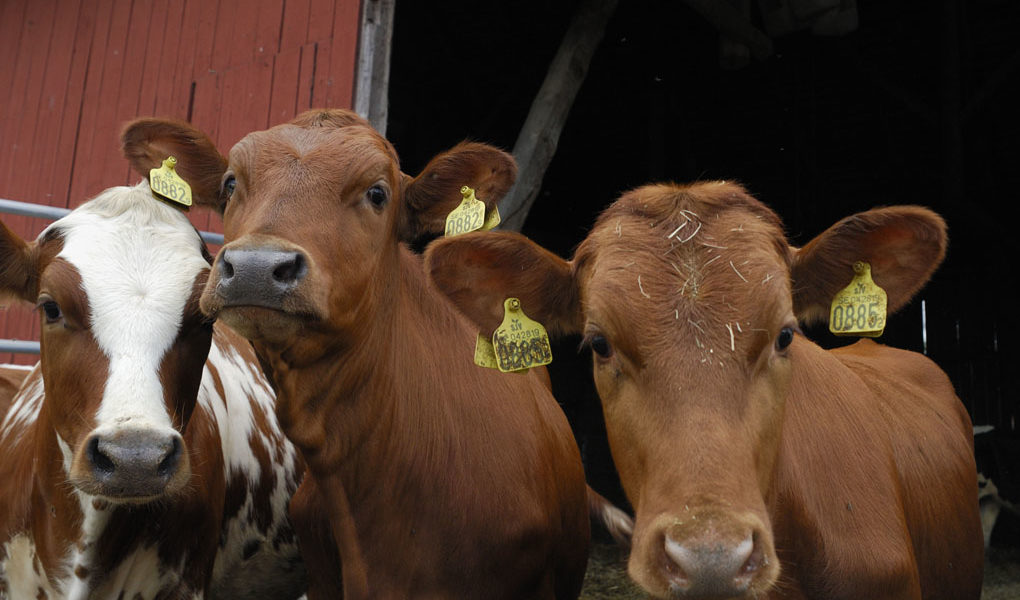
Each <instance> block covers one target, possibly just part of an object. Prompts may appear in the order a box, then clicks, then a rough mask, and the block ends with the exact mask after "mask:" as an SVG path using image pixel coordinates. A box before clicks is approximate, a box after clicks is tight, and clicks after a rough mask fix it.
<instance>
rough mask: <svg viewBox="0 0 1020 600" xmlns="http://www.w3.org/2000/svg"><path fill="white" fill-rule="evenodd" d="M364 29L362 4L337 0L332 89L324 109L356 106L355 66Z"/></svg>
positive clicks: (334, 23) (327, 96) (330, 79)
mask: <svg viewBox="0 0 1020 600" xmlns="http://www.w3.org/2000/svg"><path fill="white" fill-rule="evenodd" d="M360 26H361V0H337V2H336V11H335V13H334V18H333V36H332V38H331V40H330V43H331V48H330V55H329V61H328V65H329V66H328V68H329V70H330V73H329V77H328V81H329V86H328V87H327V89H326V90H325V94H324V95H323V104H322V106H325V107H337V108H351V107H352V106H353V105H354V65H355V64H356V61H357V57H358V32H359V29H360Z"/></svg>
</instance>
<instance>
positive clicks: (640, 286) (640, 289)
mask: <svg viewBox="0 0 1020 600" xmlns="http://www.w3.org/2000/svg"><path fill="white" fill-rule="evenodd" d="M637 287H638V290H639V291H640V292H641V295H642V296H644V297H645V298H651V296H649V295H648V294H646V293H645V288H644V286H642V285H641V276H640V275H638V276H637Z"/></svg>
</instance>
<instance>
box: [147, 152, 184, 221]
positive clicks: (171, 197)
mask: <svg viewBox="0 0 1020 600" xmlns="http://www.w3.org/2000/svg"><path fill="white" fill-rule="evenodd" d="M176 167H177V159H176V158H174V157H172V156H169V157H167V158H166V160H164V161H163V165H162V166H160V167H157V168H155V169H152V170H150V171H149V188H151V189H152V193H153V194H155V195H156V196H157V197H159V198H160V199H161V200H167V201H169V202H173V203H175V204H179V205H181V206H183V207H184V208H185V209H188V208H190V207H191V186H190V185H188V182H187V181H184V180H183V179H181V176H180V175H178V174H177V171H176V170H175V168H176Z"/></svg>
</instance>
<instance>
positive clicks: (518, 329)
mask: <svg viewBox="0 0 1020 600" xmlns="http://www.w3.org/2000/svg"><path fill="white" fill-rule="evenodd" d="M492 347H493V351H494V352H495V355H496V367H497V368H498V369H499V370H500V371H503V372H504V373H507V372H510V371H522V370H526V369H530V368H532V367H540V366H542V365H547V364H549V363H551V362H552V348H551V347H550V345H549V335H548V334H547V333H546V331H545V327H542V324H541V323H539V322H537V321H532V320H531V319H529V318H528V315H526V314H524V311H523V310H521V302H520V300H518V299H517V298H507V299H506V300H504V301H503V323H502V324H501V325H500V326H499V327H497V328H496V331H495V332H494V333H493V334H492Z"/></svg>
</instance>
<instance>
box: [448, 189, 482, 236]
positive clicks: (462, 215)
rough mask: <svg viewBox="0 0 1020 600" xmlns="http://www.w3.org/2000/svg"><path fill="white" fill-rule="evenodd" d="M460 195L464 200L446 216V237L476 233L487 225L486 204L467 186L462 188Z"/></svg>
mask: <svg viewBox="0 0 1020 600" xmlns="http://www.w3.org/2000/svg"><path fill="white" fill-rule="evenodd" d="M460 193H461V195H462V196H463V197H464V199H463V200H461V202H460V205H459V206H457V208H455V209H453V210H451V211H450V214H449V215H447V216H446V233H445V234H444V235H445V236H446V237H453V236H455V235H460V234H462V233H468V232H471V231H475V230H477V229H481V228H482V226H483V225H484V224H485V203H484V202H482V201H481V200H479V199H477V198H475V191H474V190H473V189H471V188H469V187H467V186H464V187H462V188H460Z"/></svg>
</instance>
